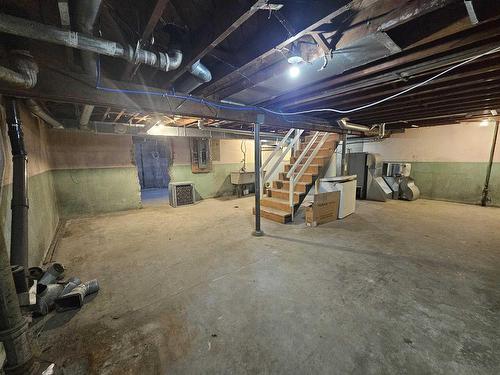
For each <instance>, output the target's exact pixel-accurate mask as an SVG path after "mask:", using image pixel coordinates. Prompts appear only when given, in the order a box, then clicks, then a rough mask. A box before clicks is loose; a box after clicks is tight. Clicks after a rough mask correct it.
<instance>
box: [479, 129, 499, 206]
mask: <svg viewBox="0 0 500 375" xmlns="http://www.w3.org/2000/svg"><path fill="white" fill-rule="evenodd" d="M499 124H500V120H496V121H495V130H494V132H493V143H492V144H491V150H490V160H489V162H488V169H487V170H486V180H485V181H484V188H483V196H482V198H481V206H486V204H487V203H488V202H489V200H490V198H489V197H488V194H489V187H490V176H491V168H492V166H493V157H494V156H495V147H496V144H497V137H498V126H499Z"/></svg>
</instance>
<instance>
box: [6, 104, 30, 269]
mask: <svg viewBox="0 0 500 375" xmlns="http://www.w3.org/2000/svg"><path fill="white" fill-rule="evenodd" d="M5 110H6V114H7V126H8V128H9V131H8V132H9V138H10V145H11V148H12V201H11V209H12V226H11V237H10V263H11V264H12V265H19V266H22V267H24V271H25V272H26V270H27V269H28V207H29V205H28V174H27V164H28V156H27V154H26V150H25V148H24V137H23V130H22V124H21V119H20V117H19V111H18V109H17V102H16V99H14V98H9V97H8V98H6V99H5Z"/></svg>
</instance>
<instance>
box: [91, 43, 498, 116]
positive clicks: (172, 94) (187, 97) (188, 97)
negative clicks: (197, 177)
mask: <svg viewBox="0 0 500 375" xmlns="http://www.w3.org/2000/svg"><path fill="white" fill-rule="evenodd" d="M499 51H500V46H499V47H495V48H493V49H491V50H488V51H486V52H483V53H481V54H479V55H475V56H473V57H471V58H469V59H467V60H464V61H462V62H461V63H459V64H456V65H453V66H452V67H450V68H448V69H446V70H444V71H442V72H441V73H438V74H436V75H434V76H432V77H430V78H428V79H426V80H425V81H422V82H420V83H417V84H415V85H413V86H410V87H409V88H407V89H405V90H402V91H400V92H397V93H396V94H393V95H391V96H388V97H386V98H383V99H380V100H377V101H374V102H372V103H369V104H365V105H362V106H360V107H356V108H351V109H346V110H342V109H335V108H317V109H309V110H304V111H297V112H281V111H275V110H271V109H268V108H264V107H257V106H248V105H241V106H240V105H237V104H221V103H216V102H213V101H210V100H206V99H203V98H198V97H195V96H191V95H182V94H176V93H175V92H174V91H173V92H160V91H146V90H129V89H114V88H110V87H103V86H101V74H100V72H101V67H100V59H97V64H96V70H97V74H96V86H95V87H96V89H98V90H102V91H107V92H114V93H125V94H131V95H153V96H161V97H165V98H176V99H183V100H185V101H190V102H194V103H199V104H204V105H206V106H207V107H213V108H216V109H229V110H234V111H256V112H267V113H271V114H273V115H278V116H283V117H284V116H298V115H305V114H309V113H321V112H334V113H339V114H349V113H354V112H358V111H361V110H363V109H367V108H371V107H374V106H376V105H379V104H382V103H385V102H387V101H389V100H392V99H395V98H397V97H399V96H401V95H404V94H406V93H408V92H410V91H413V90H415V89H417V88H419V87H422V86H424V85H426V84H428V83H429V82H431V81H433V80H435V79H437V78H439V77H441V76H443V75H445V74H447V73H449V72H451V71H452V70H455V69H458V68H460V67H462V66H464V65H466V64H469V63H471V62H472V61H475V60H477V59H480V58H481V57H484V56H486V55H490V54H492V53H496V52H499ZM285 121H287V122H293V120H292V121H288V120H286V119H285Z"/></svg>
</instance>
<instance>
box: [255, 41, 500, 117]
mask: <svg viewBox="0 0 500 375" xmlns="http://www.w3.org/2000/svg"><path fill="white" fill-rule="evenodd" d="M498 51H500V47H496V48H493V49H491V50H489V51H486V52H483V53H481V54H479V55H476V56H473V57H471V58H469V59H467V60H464V61H462V62H461V63H459V64H456V65H453V66H452V67H450V68H448V69H446V70H443V71H442V72H441V73H438V74H436V75H435V76H432V77H430V78H428V79H426V80H425V81H423V82H420V83H417V84H415V85H413V86H411V87H408V88H407V89H405V90H403V91H400V92H398V93H396V94H393V95H391V96H388V97H386V98H384V99H380V100H377V101H375V102H372V103H369V104H365V105H362V106H360V107H356V108H351V109H346V110H342V109H335V108H318V109H310V110H306V111H297V112H278V111H272V110H270V109H266V108H263V109H264V110H265V111H266V112H270V113H272V114H275V115H282V116H296V115H304V114H308V113H317V112H334V113H340V114H348V113H353V112H358V111H361V110H363V109H367V108H370V107H374V106H376V105H378V104H382V103H384V102H387V101H389V100H392V99H395V98H397V97H398V96H401V95H403V94H406V93H407V92H410V91H413V90H415V89H417V88H419V87H422V86H424V85H426V84H428V83H429V82H431V81H433V80H435V79H436V78H439V77H441V76H443V75H445V74H447V73H449V72H451V71H452V70H455V69H458V68H460V67H461V66H464V65H466V64H468V63H470V62H472V61H475V60H477V59H479V58H481V57H483V56H486V55H490V54H492V53H495V52H498Z"/></svg>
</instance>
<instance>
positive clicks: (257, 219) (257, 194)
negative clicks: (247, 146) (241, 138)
mask: <svg viewBox="0 0 500 375" xmlns="http://www.w3.org/2000/svg"><path fill="white" fill-rule="evenodd" d="M262 117H263V116H262V115H258V116H257V122H256V123H255V125H254V151H255V152H254V153H255V155H254V156H255V167H254V170H255V173H254V174H255V231H254V232H253V233H252V234H253V235H254V236H257V237H259V236H262V235H264V232H263V231H262V230H261V229H260V166H261V160H260V159H261V155H260V125H261V123H263V122H264V119H263V118H262Z"/></svg>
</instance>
